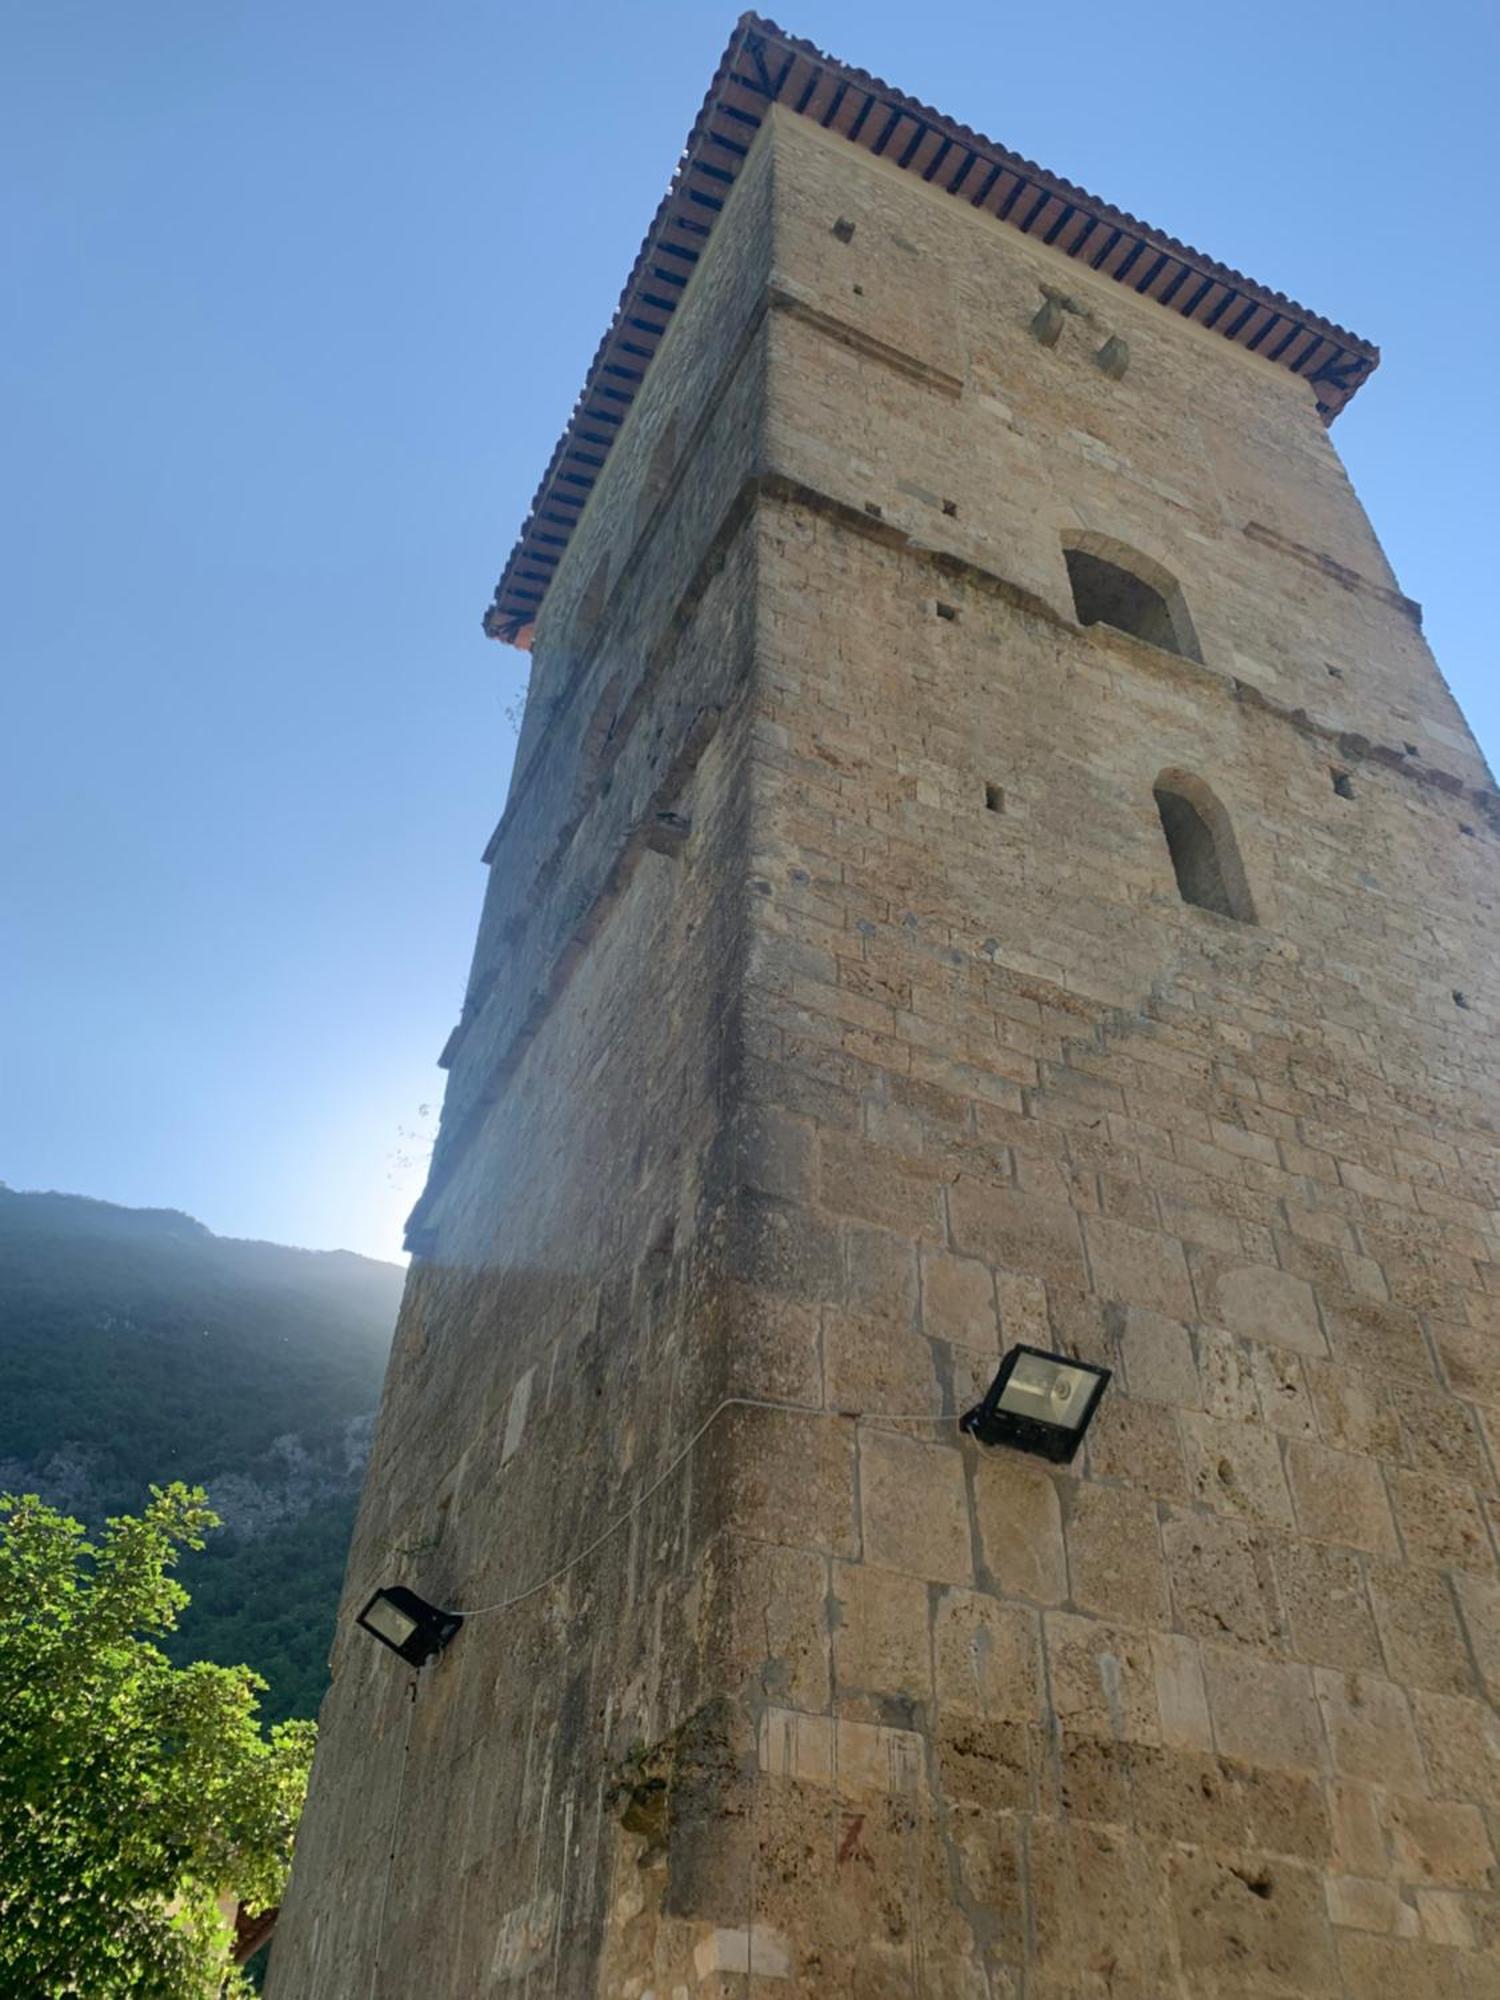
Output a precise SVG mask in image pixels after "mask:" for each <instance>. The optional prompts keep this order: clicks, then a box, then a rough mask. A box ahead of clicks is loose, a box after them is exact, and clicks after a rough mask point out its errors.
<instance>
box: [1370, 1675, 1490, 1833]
mask: <svg viewBox="0 0 1500 2000" xmlns="http://www.w3.org/2000/svg"><path fill="white" fill-rule="evenodd" d="M1412 1708H1413V1710H1414V1712H1415V1715H1416V1725H1417V1734H1418V1736H1419V1737H1420V1738H1421V1743H1422V1754H1423V1756H1424V1758H1425V1759H1426V1763H1427V1769H1428V1771H1429V1773H1430V1774H1431V1778H1432V1784H1431V1787H1430V1789H1431V1791H1432V1793H1433V1795H1434V1796H1435V1797H1437V1798H1442V1799H1468V1800H1471V1801H1472V1802H1473V1803H1474V1804H1475V1805H1481V1806H1492V1807H1500V1715H1497V1714H1496V1712H1495V1710H1494V1709H1493V1708H1491V1707H1490V1705H1489V1704H1488V1702H1482V1701H1475V1700H1470V1699H1469V1698H1468V1697H1467V1696H1464V1695H1443V1694H1428V1693H1427V1692H1426V1691H1425V1690H1424V1689H1422V1688H1418V1689H1417V1691H1416V1692H1415V1693H1414V1694H1413V1696H1412ZM1388 1782H1390V1783H1399V1780H1397V1779H1395V1778H1391V1779H1390V1780H1389V1781H1388ZM1403 1789H1410V1790H1412V1791H1418V1790H1427V1789H1428V1787H1426V1786H1415V1785H1414V1786H1411V1787H1409V1788H1408V1787H1403Z"/></svg>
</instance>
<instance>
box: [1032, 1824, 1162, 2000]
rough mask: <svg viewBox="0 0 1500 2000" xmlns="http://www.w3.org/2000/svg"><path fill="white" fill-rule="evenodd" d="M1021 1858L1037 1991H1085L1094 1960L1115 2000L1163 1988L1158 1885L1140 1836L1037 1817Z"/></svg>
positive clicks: (1135, 1999)
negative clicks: (1026, 1871)
mask: <svg viewBox="0 0 1500 2000" xmlns="http://www.w3.org/2000/svg"><path fill="white" fill-rule="evenodd" d="M1029 1855H1030V1863H1031V1870H1030V1880H1031V1885H1032V1896H1031V1912H1032V1922H1033V1925H1034V1926H1035V1935H1036V1969H1037V1972H1038V1974H1039V1975H1040V1977H1041V1980H1042V1981H1043V1986H1042V1991H1043V1992H1047V1993H1050V1994H1054V1995H1058V1996H1061V1995H1062V1994H1064V1993H1067V1992H1070V1991H1071V1992H1075V1993H1078V1992H1087V1991H1088V1990H1089V1986H1090V1985H1091V1984H1094V1983H1095V1982H1096V1980H1097V1968H1098V1967H1100V1966H1101V1965H1107V1966H1108V1967H1110V1968H1111V1970H1110V1975H1109V1977H1110V1982H1111V1984H1113V1986H1114V1989H1115V1992H1116V1994H1118V1995H1119V1996H1120V2000H1126V1997H1127V1996H1128V2000H1146V1996H1148V1995H1153V1994H1159V1993H1162V1992H1166V1991H1170V1989H1171V1985H1172V1983H1173V1974H1172V1965H1171V1956H1170V1948H1169V1945H1168V1937H1169V1935H1170V1932H1169V1925H1168V1920H1167V1915H1166V1911H1165V1909H1164V1908H1163V1902H1162V1883H1161V1878H1160V1875H1159V1873H1158V1870H1157V1867H1156V1864H1155V1857H1154V1856H1152V1855H1151V1854H1150V1853H1149V1852H1148V1850H1147V1849H1146V1848H1145V1846H1144V1845H1143V1843H1142V1842H1141V1841H1139V1840H1138V1839H1136V1838H1135V1837H1134V1836H1133V1835H1132V1834H1130V1833H1128V1832H1118V1831H1114V1830H1112V1829H1109V1828H1105V1827H1099V1826H1093V1825H1089V1824H1088V1823H1086V1822H1072V1821H1068V1820H1054V1819H1037V1820H1036V1821H1034V1822H1033V1824H1032V1828H1031V1838H1030V1843H1029ZM1049 1981H1050V1982H1053V1983H1052V1984H1051V1985H1050V1986H1049V1985H1048V1984H1047V1983H1046V1982H1049Z"/></svg>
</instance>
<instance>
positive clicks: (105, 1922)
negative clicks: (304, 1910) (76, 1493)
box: [0, 1484, 314, 2000]
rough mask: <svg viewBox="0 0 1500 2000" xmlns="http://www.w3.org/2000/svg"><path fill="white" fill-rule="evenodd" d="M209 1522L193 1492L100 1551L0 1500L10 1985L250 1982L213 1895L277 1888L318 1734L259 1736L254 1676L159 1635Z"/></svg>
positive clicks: (265, 1898)
mask: <svg viewBox="0 0 1500 2000" xmlns="http://www.w3.org/2000/svg"><path fill="white" fill-rule="evenodd" d="M216 1525H217V1522H216V1520H215V1517H214V1515H213V1513H212V1512H211V1511H210V1509H209V1508H208V1506H207V1504H206V1502H205V1499H204V1495H203V1492H202V1490H201V1489H199V1488H189V1487H187V1486H184V1485H181V1484H176V1485H172V1486H168V1487H165V1488H159V1487H153V1488H152V1489H151V1500H150V1503H149V1505H148V1506H147V1507H146V1508H145V1509H144V1511H143V1512H142V1513H141V1514H140V1515H139V1516H136V1517H131V1516H128V1515H127V1516H120V1517H117V1518H115V1519H113V1520H111V1521H110V1522H109V1523H108V1524H107V1526H106V1529H105V1532H104V1535H103V1537H102V1538H101V1540H100V1541H99V1542H98V1543H97V1544H94V1543H91V1542H90V1541H88V1540H87V1539H86V1535H85V1531H84V1529H83V1527H82V1526H81V1525H80V1523H79V1522H77V1521H75V1520H72V1519H71V1518H69V1517H68V1516H67V1515H65V1514H62V1513H60V1512H58V1511H57V1510H56V1509H55V1508H52V1507H49V1506H46V1505H45V1504H43V1503H42V1502H41V1501H39V1500H38V1499H37V1498H36V1497H35V1496H27V1497H24V1498H19V1499H18V1498H15V1497H14V1496H11V1495H4V1496H0V1993H5V1994H17V1995H19V1994H25V1995H26V1996H27V2000H204V1996H205V1995H207V1994H211V1993H213V1992H214V1991H215V1990H216V1982H222V1990H223V1991H224V1992H226V1993H235V1992H240V1991H243V1990H246V1989H244V1987H243V1984H242V1982H241V1981H240V1980H239V1979H238V1976H237V1975H236V1974H235V1973H234V1972H233V1968H232V1966H231V1964H230V1958H229V1943H230V1940H229V1936H228V1932H227V1929H226V1927H225V1925H224V1923H223V1921H222V1919H221V1917H220V1915H219V1912H218V1908H217V1899H218V1898H219V1897H220V1896H221V1895H227V1896H229V1897H231V1898H238V1899H240V1900H242V1901H243V1902H245V1903H246V1904H247V1905H248V1906H250V1907H251V1908H253V1909H264V1908H267V1907H269V1906H271V1905H272V1904H274V1903H276V1902H277V1901H278V1900H279V1899H280V1895H281V1890H282V1886H283V1883H284V1880H285V1876H286V1870H287V1867H288V1864H289V1862H290V1859H291V1847H292V1837H293V1834H294V1831H295V1828H296V1823H297V1816H298V1814H299V1812H300V1810H301V1805H302V1799H303V1795H304V1793H305V1790H306V1784H307V1771H308V1765H309V1762H310V1760H311V1756H312V1742H313V1734H314V1729H313V1725H312V1724H311V1723H310V1722H288V1723H282V1724H279V1725H278V1726H277V1727H275V1728H273V1729H272V1730H271V1732H270V1734H269V1736H267V1735H265V1734H263V1733H262V1730H261V1726H260V1721H259V1717H258V1713H257V1710H258V1702H257V1696H258V1694H259V1692H260V1691H261V1690H262V1689H263V1688H264V1685H265V1683H264V1682H263V1681H261V1680H260V1678H259V1677H258V1676H257V1675H255V1674H253V1673H251V1672H250V1671H249V1669H248V1668H245V1667H223V1666H212V1665H209V1664H207V1663H206V1662H201V1661H200V1662H197V1663H195V1664H193V1665H191V1666H187V1667H174V1666H173V1665H172V1664H171V1662H170V1661H169V1660H168V1658H167V1656H166V1654H165V1653H164V1652H163V1651H162V1650H161V1649H160V1647H159V1646H157V1645H156V1644H154V1643H153V1640H154V1638H156V1637H160V1636H162V1635H165V1634H167V1633H170V1632H171V1631H172V1630H173V1628H174V1626H175V1624H176V1621H177V1617H178V1614H179V1612H180V1611H181V1610H182V1608H183V1606H184V1605H185V1604H186V1602H187V1593H186V1592H185V1591H184V1590H183V1589H182V1587H181V1585H180V1584H179V1583H178V1582H177V1581H176V1580H175V1578H174V1577H173V1576H172V1575H171V1570H172V1569H173V1567H174V1566H175V1564H176V1561H177V1558H178V1553H179V1551H180V1550H183V1549H198V1548H201V1547H202V1545H203V1538H204V1535H205V1533H206V1531H207V1530H208V1529H210V1528H212V1527H214V1526H216Z"/></svg>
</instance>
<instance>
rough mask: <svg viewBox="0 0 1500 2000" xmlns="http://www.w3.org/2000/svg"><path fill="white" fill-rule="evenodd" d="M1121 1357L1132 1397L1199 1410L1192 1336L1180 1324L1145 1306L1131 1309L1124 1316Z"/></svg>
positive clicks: (1201, 1398)
mask: <svg viewBox="0 0 1500 2000" xmlns="http://www.w3.org/2000/svg"><path fill="white" fill-rule="evenodd" d="M1120 1354H1121V1359H1122V1360H1123V1362H1124V1366H1125V1380H1126V1382H1127V1384H1128V1385H1129V1388H1130V1393H1131V1395H1132V1396H1137V1397H1141V1398H1143V1399H1144V1400H1145V1401H1147V1402H1151V1403H1170V1404H1173V1405H1175V1406H1176V1407H1177V1408H1178V1409H1182V1410H1196V1409H1198V1408H1200V1407H1201V1404H1202V1400H1203V1392H1202V1389H1201V1387H1200V1385H1199V1381H1198V1364H1197V1361H1196V1359H1195V1358H1194V1355H1193V1343H1192V1336H1191V1335H1190V1334H1189V1332H1188V1330H1187V1328H1186V1327H1185V1326H1183V1325H1182V1324H1181V1322H1180V1321H1178V1320H1173V1319H1167V1318H1164V1317H1163V1315H1162V1314H1160V1313H1155V1312H1152V1311H1150V1310H1149V1309H1148V1308H1146V1307H1144V1306H1133V1307H1131V1308H1130V1310H1129V1311H1127V1313H1126V1315H1125V1328H1124V1332H1123V1334H1122V1335H1121V1340H1120Z"/></svg>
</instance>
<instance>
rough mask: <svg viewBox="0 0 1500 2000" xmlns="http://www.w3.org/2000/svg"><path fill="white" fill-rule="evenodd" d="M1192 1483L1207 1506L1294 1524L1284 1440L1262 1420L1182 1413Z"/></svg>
mask: <svg viewBox="0 0 1500 2000" xmlns="http://www.w3.org/2000/svg"><path fill="white" fill-rule="evenodd" d="M1178 1421H1179V1423H1180V1424H1181V1426H1182V1438H1183V1446H1184V1449H1185V1451H1186V1453H1187V1466H1188V1487H1189V1491H1190V1492H1191V1493H1192V1494H1193V1495H1194V1497H1195V1498H1196V1499H1198V1500H1200V1501H1201V1502H1202V1503H1203V1504H1204V1506H1206V1507H1211V1508H1213V1510H1214V1511H1215V1512H1216V1513H1219V1514H1232V1515H1236V1516H1238V1517H1240V1518H1241V1519H1244V1520H1248V1521H1259V1522H1260V1523H1262V1524H1263V1525H1264V1526H1266V1527H1270V1528H1280V1529H1284V1530H1290V1529H1291V1527H1292V1501H1291V1495H1290V1494H1289V1493H1288V1491H1287V1484H1286V1478H1285V1475H1284V1474H1283V1472H1282V1467H1281V1446H1280V1441H1279V1440H1278V1438H1277V1437H1276V1435H1275V1433H1274V1432H1273V1431H1269V1430H1267V1429H1266V1428H1265V1427H1264V1426H1263V1425H1261V1424H1224V1423H1218V1422H1216V1421H1215V1420H1214V1419H1213V1418H1212V1417H1207V1416H1200V1415H1199V1414H1198V1413H1197V1412H1196V1411H1184V1412H1183V1414H1182V1416H1181V1417H1180V1418H1179V1419H1178Z"/></svg>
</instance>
